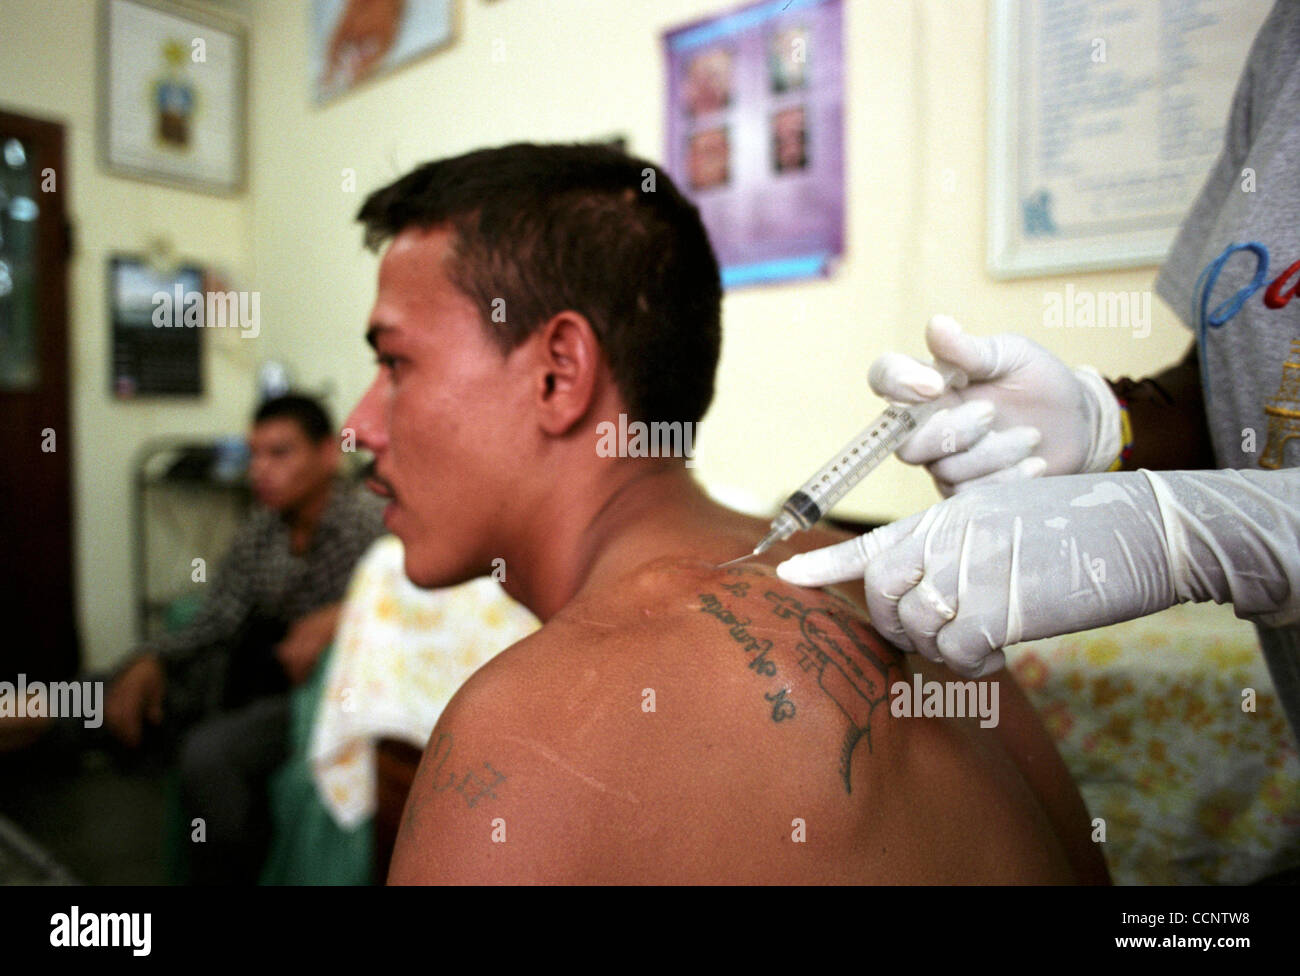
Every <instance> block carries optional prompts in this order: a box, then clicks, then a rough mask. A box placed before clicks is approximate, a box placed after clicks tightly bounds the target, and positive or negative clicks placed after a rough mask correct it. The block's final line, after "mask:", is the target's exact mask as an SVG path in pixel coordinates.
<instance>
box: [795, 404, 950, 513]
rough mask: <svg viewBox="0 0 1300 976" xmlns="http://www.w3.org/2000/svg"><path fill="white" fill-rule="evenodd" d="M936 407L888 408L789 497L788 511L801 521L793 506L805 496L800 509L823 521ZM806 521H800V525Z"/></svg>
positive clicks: (918, 405) (934, 405) (924, 405)
mask: <svg viewBox="0 0 1300 976" xmlns="http://www.w3.org/2000/svg"><path fill="white" fill-rule="evenodd" d="M936 407H937V405H936V404H934V403H933V402H932V401H931V402H926V403H921V404H917V405H915V406H910V407H900V406H893V405H891V406H889V407H887V408H886V409H885V411H884V412H883V413H881V415H880V416H879V417H877V418H876V419H875V421H873V422H872V423H871V424H870V425H868V426H867V427H864V428H863V429H862V430H861V431H859V432H858V435H857V436H856V437H854V438H853V440H851V441H849V442H848V443H847V444H845V445H844V447H843V448H841V449H840V450H839V452H838V453H836V454H835V456H834V457H832V458H831V459H830V460H829V461H827V462H826V464H825V465H824V466H823V467H822V468H821V470H820V471H818V472H817V473H816V474H814V475H813V476H812V477H811V478H809V479H808V480H807V481H806V482H804V484H803V486H802V487H801V488H800V489H799V490H798V491H797V492H795V493H794V494H793V495H791V496H790V499H789V500H788V501H787V502H786V504H785V510H786V511H790V512H791V515H795V517H796V518H799V516H798V515H796V514H795V512H793V511H791V509H790V506H791V503H793V502H794V501H795V499H797V498H799V496H801V495H802V496H805V497H806V499H807V502H801V503H799V505H798V507H799V508H801V509H802V510H803V511H804V512H805V513H809V514H810V513H811V512H813V511H815V512H817V513H818V515H817V518H818V519H820V518H821V517H822V516H824V515H825V514H826V513H827V512H829V511H830V510H831V509H832V508H833V507H834V506H835V504H836V502H838V501H839V500H840V499H841V498H843V497H844V496H845V495H847V494H848V493H849V491H850V490H851V489H852V488H853V487H854V486H855V485H856V484H857V483H858V482H860V481H861V480H862V479H863V478H865V477H866V476H867V475H868V474H870V473H871V472H872V471H873V470H875V468H876V467H877V466H878V465H879V464H880V462H882V461H883V460H885V458H887V457H889V455H891V454H892V453H894V450H895V449H896V448H897V447H898V445H900V444H901V443H903V441H905V440H907V438H908V437H909V436H910V435H911V434H912V432H913V431H914V430H916V428H917V427H919V426H920V425H921V424H922V423H923V422H924V421H925V420H926V419H928V418H929V416H930V414H931V413H933V412H934V410H935V409H936ZM803 520H804V519H803V518H799V521H800V522H801V523H802V522H803ZM813 521H814V522H815V521H817V519H814V520H813ZM809 525H811V523H809ZM804 527H805V528H808V527H809V526H804Z"/></svg>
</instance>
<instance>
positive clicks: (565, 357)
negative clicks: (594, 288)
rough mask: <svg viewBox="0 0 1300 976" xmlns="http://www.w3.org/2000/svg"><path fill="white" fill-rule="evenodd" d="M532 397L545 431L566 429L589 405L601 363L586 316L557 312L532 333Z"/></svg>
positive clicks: (564, 430) (599, 353)
mask: <svg viewBox="0 0 1300 976" xmlns="http://www.w3.org/2000/svg"><path fill="white" fill-rule="evenodd" d="M532 338H533V340H534V342H535V345H534V355H535V359H534V363H533V369H534V375H535V379H536V385H535V387H534V398H535V404H536V407H537V417H538V422H539V423H540V424H541V427H542V429H543V430H544V431H546V433H548V434H553V435H556V436H559V435H563V434H565V433H567V432H568V431H569V430H570V429H571V428H572V427H573V425H574V424H576V423H578V422H579V421H580V420H581V419H582V418H583V417H584V416H585V415H586V413H587V411H588V410H589V409H590V408H591V405H592V400H593V399H594V398H595V395H596V390H597V384H598V381H599V376H600V372H601V368H602V366H603V364H604V358H603V354H602V352H601V348H600V340H599V339H597V338H596V333H595V331H594V330H593V329H592V327H591V323H590V322H588V321H587V319H586V317H585V316H583V315H579V314H578V313H577V312H572V311H565V312H560V313H558V314H556V315H554V316H552V317H551V318H550V320H549V321H547V322H546V324H545V325H543V326H542V327H541V328H540V329H538V330H537V332H535V333H534V334H533V337H532Z"/></svg>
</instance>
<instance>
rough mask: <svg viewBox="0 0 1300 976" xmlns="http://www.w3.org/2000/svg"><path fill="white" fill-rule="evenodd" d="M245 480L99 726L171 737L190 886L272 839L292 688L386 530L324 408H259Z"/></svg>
mask: <svg viewBox="0 0 1300 976" xmlns="http://www.w3.org/2000/svg"><path fill="white" fill-rule="evenodd" d="M249 448H250V462H249V477H250V480H251V481H252V487H253V492H254V494H255V495H256V497H257V501H258V502H259V503H260V504H259V506H258V507H257V509H256V510H255V511H254V512H253V514H252V515H251V516H250V517H249V519H248V520H247V521H246V522H245V523H244V524H243V525H242V526H241V527H240V529H239V531H238V533H237V535H236V536H235V539H234V541H233V542H232V544H231V547H230V551H229V552H228V553H227V554H226V556H225V558H224V560H223V561H222V563H221V565H220V567H219V568H218V569H217V571H216V573H215V574H214V576H213V579H212V581H211V582H210V583H208V584H207V586H208V591H207V594H206V599H205V600H204V602H203V605H202V608H201V609H200V610H199V612H198V615H197V616H196V617H195V619H194V620H193V621H192V622H191V623H190V624H189V625H188V626H186V627H185V628H183V629H181V630H179V631H176V632H174V633H171V634H167V635H164V636H162V637H159V638H157V639H155V640H152V641H149V642H147V643H146V644H145V645H143V646H142V647H140V648H138V649H137V651H136V653H135V654H134V655H133V657H132V658H131V660H130V661H129V662H128V663H127V664H126V665H125V666H123V667H122V668H121V669H120V671H119V672H118V675H117V677H116V678H115V679H114V680H113V682H112V683H111V685H110V686H109V688H108V692H107V695H106V699H105V709H104V711H105V724H106V726H107V727H108V729H109V730H110V731H111V732H112V733H113V735H114V736H116V737H117V738H118V739H119V740H120V741H121V742H123V743H124V744H126V745H128V746H131V747H135V746H138V745H140V744H141V742H142V740H143V739H144V738H145V737H146V736H145V733H146V728H147V727H146V723H149V724H152V725H156V726H157V725H161V726H163V728H162V729H161V730H159V734H158V736H157V737H158V738H161V739H163V740H165V741H171V740H174V739H176V738H178V737H181V736H183V741H182V742H181V744H180V767H181V776H182V787H183V792H184V799H185V804H186V807H187V813H188V814H189V815H190V816H192V817H201V818H203V820H204V823H205V831H206V839H205V840H204V842H203V843H193V844H191V845H189V850H190V851H191V857H190V861H191V863H192V866H193V870H192V876H193V880H194V881H195V882H196V883H214V882H238V881H245V882H250V883H251V882H253V881H255V880H256V878H257V869H258V867H259V865H260V863H261V858H262V854H263V851H264V848H265V845H266V842H267V832H268V829H269V828H268V820H267V814H266V813H265V810H264V803H265V796H264V788H263V787H264V784H265V781H266V778H267V777H268V776H269V775H270V774H271V773H272V772H273V771H274V770H275V768H276V767H277V766H278V765H279V764H280V763H281V762H283V760H284V758H285V757H286V755H287V749H286V734H287V730H288V723H289V694H288V692H289V689H290V687H291V686H292V685H297V684H300V683H301V682H302V681H303V680H305V679H306V677H307V676H308V675H309V674H310V673H311V670H312V668H313V667H314V666H315V664H316V660H317V658H319V657H320V655H321V653H322V652H323V651H324V650H325V648H326V647H328V646H329V643H330V641H331V640H332V639H333V636H334V629H335V625H336V623H337V620H338V612H339V604H340V601H341V600H342V597H343V592H344V590H345V589H346V587H347V583H348V578H349V577H350V576H351V573H352V569H353V567H354V566H355V565H356V562H357V560H358V559H359V558H360V556H361V554H362V553H363V552H364V551H365V549H366V547H367V546H369V545H370V543H371V542H373V541H374V540H375V539H376V538H377V537H378V536H379V535H381V534H382V533H383V526H382V524H381V523H380V520H379V512H378V507H377V506H376V505H375V504H374V503H373V499H370V498H368V497H366V495H365V494H364V492H361V491H358V490H357V489H356V488H354V487H349V486H347V485H346V484H345V483H344V482H342V481H341V480H340V479H339V478H338V469H339V462H340V448H339V443H338V441H337V439H336V436H335V431H334V427H333V424H332V423H331V421H330V418H329V416H328V414H327V413H326V412H325V410H324V408H323V407H322V406H320V404H318V403H317V402H316V401H314V400H312V399H309V398H307V397H302V396H284V397H278V398H275V399H272V400H268V401H266V402H265V403H264V404H262V406H261V407H259V408H258V410H257V412H256V415H255V416H254V418H253V428H252V431H251V433H250V434H249Z"/></svg>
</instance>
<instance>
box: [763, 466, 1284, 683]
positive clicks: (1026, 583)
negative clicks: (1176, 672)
mask: <svg viewBox="0 0 1300 976" xmlns="http://www.w3.org/2000/svg"><path fill="white" fill-rule="evenodd" d="M777 573H778V574H779V575H780V577H781V578H782V579H784V580H786V581H788V582H791V583H795V584H798V585H800V586H823V585H826V584H828V583H836V582H843V581H845V580H850V579H853V578H855V577H859V576H861V577H863V579H864V580H865V583H866V591H867V606H868V609H869V610H870V611H871V622H872V623H873V624H874V625H875V627H876V629H877V630H879V631H880V633H881V634H882V635H883V636H884V637H886V638H887V639H889V640H891V641H893V642H894V643H895V644H897V645H898V646H899V647H902V648H903V649H905V650H914V651H918V652H920V653H921V654H923V655H924V656H926V657H928V658H930V659H931V660H936V661H937V660H943V661H945V662H946V663H947V664H949V665H950V666H951V667H952V668H953V669H954V670H956V671H958V672H960V673H962V674H964V675H968V676H972V677H977V676H979V675H983V674H988V673H989V672H992V671H996V670H997V669H998V668H1000V667H1002V665H1003V664H1004V663H1005V659H1004V657H1003V654H1002V651H1001V648H1002V647H1004V646H1006V645H1008V644H1014V643H1016V642H1018V641H1022V640H1036V639H1037V638H1040V637H1052V636H1055V635H1057V634H1069V633H1073V632H1075V631H1079V630H1089V629H1092V628H1094V627H1102V626H1105V625H1107V624H1112V623H1117V622H1118V621H1121V620H1129V619H1132V618H1134V617H1141V616H1144V615H1145V614H1149V613H1154V612H1156V611H1157V610H1163V609H1165V608H1166V607H1168V606H1170V605H1172V604H1173V603H1175V602H1177V603H1186V602H1189V601H1202V600H1214V601H1215V602H1216V603H1225V602H1232V603H1233V604H1234V605H1235V610H1236V613H1237V616H1239V617H1245V618H1249V619H1255V620H1258V621H1259V622H1260V623H1263V624H1265V625H1267V626H1273V627H1280V626H1285V625H1289V624H1292V623H1295V622H1297V621H1300V469H1295V468H1292V469H1288V470H1285V471H1170V472H1161V473H1159V474H1157V473H1155V472H1151V471H1145V470H1142V471H1125V472H1114V473H1108V474H1090V475H1073V476H1065V477H1060V478H1043V479H1035V480H1032V481H1021V482H1018V483H1015V484H1008V485H1000V486H986V487H983V488H975V489H971V490H969V491H964V492H962V493H961V494H959V495H956V496H954V497H952V498H949V499H947V500H946V501H942V502H940V503H939V504H937V505H934V506H932V507H931V508H928V509H926V510H925V511H923V512H920V513H918V514H916V515H913V516H910V517H909V518H906V519H902V520H901V521H898V522H894V523H893V524H891V525H886V526H884V527H883V528H880V529H877V530H876V531H874V532H870V533H868V534H866V535H864V536H860V537H858V538H857V539H851V540H850V541H848V542H843V543H840V544H838V545H834V546H828V547H826V548H824V549H817V550H814V551H812V552H808V553H803V554H802V555H798V556H794V557H792V558H790V559H787V560H786V561H785V562H783V563H781V565H780V566H778V567H777Z"/></svg>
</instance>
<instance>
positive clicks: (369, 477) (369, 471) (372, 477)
mask: <svg viewBox="0 0 1300 976" xmlns="http://www.w3.org/2000/svg"><path fill="white" fill-rule="evenodd" d="M375 464H376V461H375V459H374V458H371V459H370V460H369V461H367V462H366V463H365V466H364V467H362V469H361V477H362V479H363V480H365V481H374V482H377V483H378V484H381V485H383V486H384V490H385V491H387V492H388V493H389V494H392V495H396V494H397V492H395V491H394V490H393V486H392V485H391V484H389V482H388V479H387V478H382V477H380V475H379V472H378V471H376V470H375Z"/></svg>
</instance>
